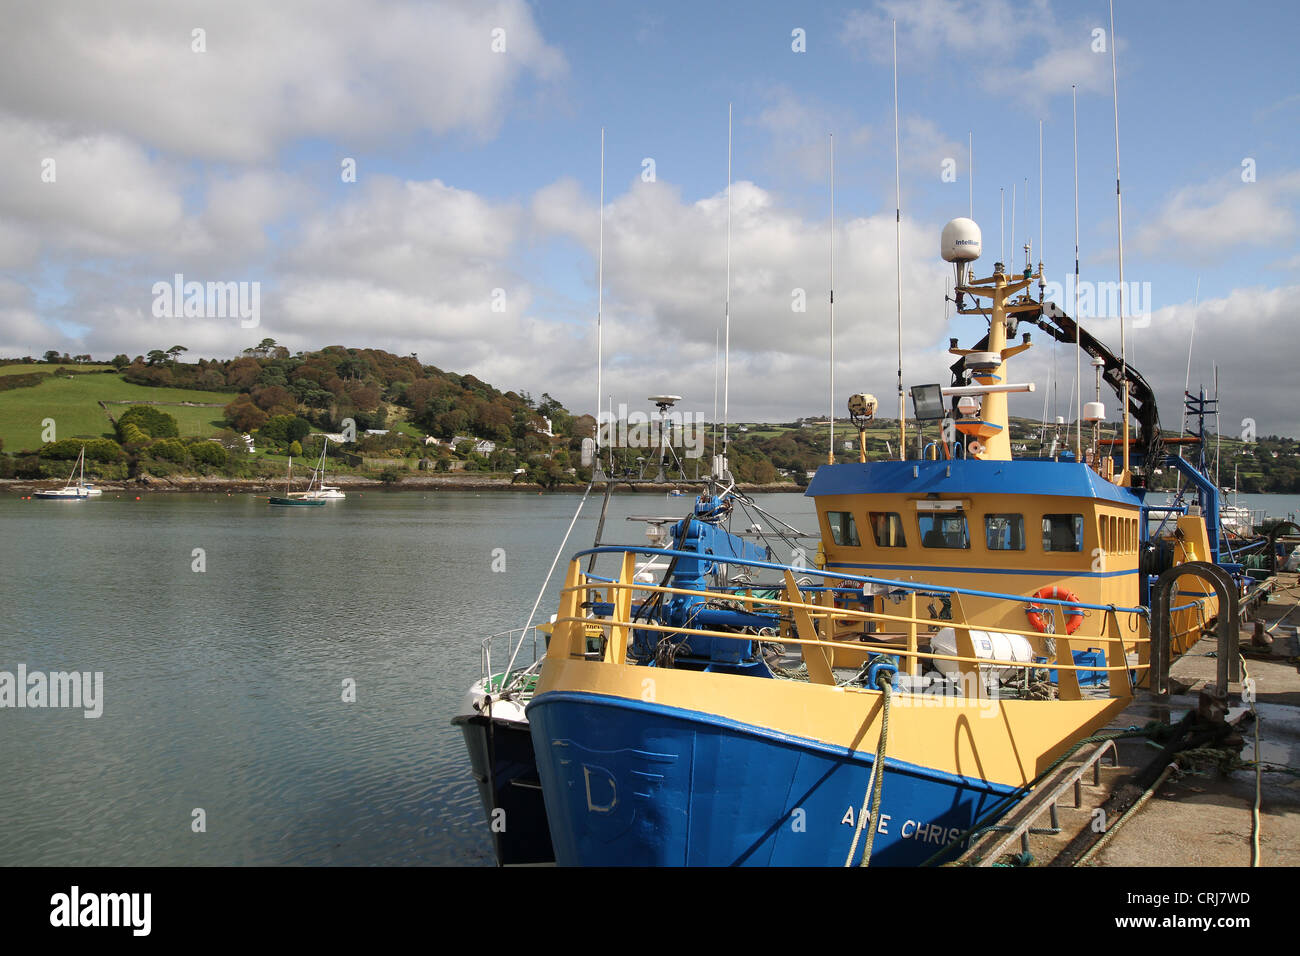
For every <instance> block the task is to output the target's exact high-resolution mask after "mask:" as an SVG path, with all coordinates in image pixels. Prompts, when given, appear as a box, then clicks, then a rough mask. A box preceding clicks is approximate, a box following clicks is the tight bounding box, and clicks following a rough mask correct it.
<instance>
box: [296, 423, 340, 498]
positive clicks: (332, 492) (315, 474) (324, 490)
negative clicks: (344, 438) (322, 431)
mask: <svg viewBox="0 0 1300 956" xmlns="http://www.w3.org/2000/svg"><path fill="white" fill-rule="evenodd" d="M329 445H330V441H329V439H328V438H326V439H325V444H324V445H322V446H321V450H320V461H318V462H317V463H316V467H315V468H314V469H312V473H311V482H310V484H308V485H307V490H306V491H305V492H303V493H302V494H301V495H299V496H297V497H301V498H304V499H306V500H308V501H339V500H340V499H343V498H346V497H347V495H345V494H344V493H343V492H341V491H339V489H338V486H337V485H327V484H325V453H326V452H327V451H328V450H329Z"/></svg>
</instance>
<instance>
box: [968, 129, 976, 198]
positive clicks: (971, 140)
mask: <svg viewBox="0 0 1300 956" xmlns="http://www.w3.org/2000/svg"><path fill="white" fill-rule="evenodd" d="M966 140H967V145H966V155H967V156H968V157H969V159H968V160H967V161H966V165H967V166H968V167H969V168H968V169H967V170H966V179H967V180H968V183H967V185H968V186H969V187H970V212H969V216H970V218H971V219H974V218H975V131H974V130H971V131H970V132H968V133H967V134H966Z"/></svg>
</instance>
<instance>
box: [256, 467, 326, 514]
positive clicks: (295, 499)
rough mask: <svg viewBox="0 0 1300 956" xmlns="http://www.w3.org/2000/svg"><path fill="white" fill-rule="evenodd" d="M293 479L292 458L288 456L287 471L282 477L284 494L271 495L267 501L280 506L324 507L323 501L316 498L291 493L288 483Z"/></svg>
mask: <svg viewBox="0 0 1300 956" xmlns="http://www.w3.org/2000/svg"><path fill="white" fill-rule="evenodd" d="M292 481H293V458H292V457H290V458H289V473H288V475H286V477H285V479H284V494H283V495H271V496H270V497H269V498H267V499H266V500H267V503H268V504H271V505H276V506H279V507H281V508H302V507H307V508H324V507H325V502H324V501H319V500H316V499H307V498H304V497H302V496H301V495H292V494H290V492H289V486H290V483H291V482H292Z"/></svg>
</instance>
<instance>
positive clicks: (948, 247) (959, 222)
mask: <svg viewBox="0 0 1300 956" xmlns="http://www.w3.org/2000/svg"><path fill="white" fill-rule="evenodd" d="M939 245H940V251H941V252H942V254H943V258H944V261H945V262H973V261H974V260H976V259H978V258H979V257H980V253H981V252H983V249H984V240H983V237H982V236H981V234H980V227H979V226H977V225H976V224H975V220H974V219H967V218H965V217H962V218H960V219H954V220H952V222H950V223H948V225H946V226H944V227H943V237H942V238H941V239H940V241H939Z"/></svg>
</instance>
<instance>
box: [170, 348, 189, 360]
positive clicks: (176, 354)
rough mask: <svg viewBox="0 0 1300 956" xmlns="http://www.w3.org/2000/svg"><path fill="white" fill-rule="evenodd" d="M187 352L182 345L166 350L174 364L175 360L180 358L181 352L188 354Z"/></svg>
mask: <svg viewBox="0 0 1300 956" xmlns="http://www.w3.org/2000/svg"><path fill="white" fill-rule="evenodd" d="M188 351H189V349H187V348H186V347H185V346H183V345H173V346H172V347H171V348H169V349H168V350H167V354H168V355H170V356H171V360H172V361H173V362H175V361H176V360H177V359H179V358H180V357H181V353H182V352H188Z"/></svg>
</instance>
